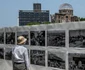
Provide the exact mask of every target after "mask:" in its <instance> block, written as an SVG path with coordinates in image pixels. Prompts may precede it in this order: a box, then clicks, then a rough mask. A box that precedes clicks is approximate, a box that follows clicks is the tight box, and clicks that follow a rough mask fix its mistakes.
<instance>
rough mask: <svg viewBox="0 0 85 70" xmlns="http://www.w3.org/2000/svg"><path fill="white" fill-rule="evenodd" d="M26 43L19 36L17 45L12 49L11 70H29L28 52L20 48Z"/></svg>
mask: <svg viewBox="0 0 85 70" xmlns="http://www.w3.org/2000/svg"><path fill="white" fill-rule="evenodd" d="M26 41H27V39H26V38H24V37H23V36H19V37H18V40H17V42H18V43H17V44H18V45H17V46H15V47H14V48H13V49H12V61H13V70H29V59H28V51H27V49H26V48H25V47H24V46H22V45H23V44H25V43H26Z"/></svg>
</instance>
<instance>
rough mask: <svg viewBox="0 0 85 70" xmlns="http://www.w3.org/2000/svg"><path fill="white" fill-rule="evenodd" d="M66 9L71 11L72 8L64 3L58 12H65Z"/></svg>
mask: <svg viewBox="0 0 85 70" xmlns="http://www.w3.org/2000/svg"><path fill="white" fill-rule="evenodd" d="M67 9H68V10H73V7H72V6H71V5H70V4H68V3H64V4H62V5H60V7H59V10H67Z"/></svg>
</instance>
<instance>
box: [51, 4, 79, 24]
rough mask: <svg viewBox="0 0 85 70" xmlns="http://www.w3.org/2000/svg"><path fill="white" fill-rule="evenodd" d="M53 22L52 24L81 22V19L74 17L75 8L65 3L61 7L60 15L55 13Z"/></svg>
mask: <svg viewBox="0 0 85 70" xmlns="http://www.w3.org/2000/svg"><path fill="white" fill-rule="evenodd" d="M51 20H52V22H56V23H62V22H75V21H79V18H78V17H77V16H74V15H73V7H72V6H71V5H70V4H68V3H64V4H62V5H61V6H60V7H59V13H55V14H54V16H52V19H51Z"/></svg>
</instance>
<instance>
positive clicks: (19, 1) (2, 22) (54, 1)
mask: <svg viewBox="0 0 85 70" xmlns="http://www.w3.org/2000/svg"><path fill="white" fill-rule="evenodd" d="M33 3H41V4H42V10H49V11H50V14H55V13H58V10H59V7H60V5H61V4H63V3H69V4H71V5H72V7H73V10H74V15H75V16H79V17H85V0H0V28H2V27H13V26H17V25H18V16H19V10H33Z"/></svg>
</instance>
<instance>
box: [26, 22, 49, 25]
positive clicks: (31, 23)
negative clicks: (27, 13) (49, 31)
mask: <svg viewBox="0 0 85 70" xmlns="http://www.w3.org/2000/svg"><path fill="white" fill-rule="evenodd" d="M40 24H50V22H29V23H28V24H27V25H29V26H31V25H40Z"/></svg>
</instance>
